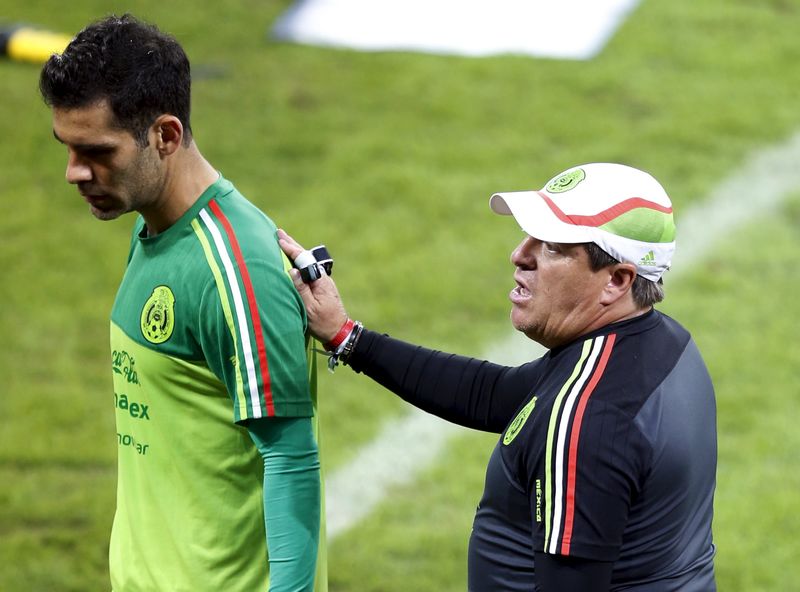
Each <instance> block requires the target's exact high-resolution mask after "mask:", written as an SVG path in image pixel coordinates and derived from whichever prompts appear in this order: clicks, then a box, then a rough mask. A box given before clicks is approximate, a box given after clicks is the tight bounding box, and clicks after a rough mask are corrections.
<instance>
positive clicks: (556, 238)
mask: <svg viewBox="0 0 800 592" xmlns="http://www.w3.org/2000/svg"><path fill="white" fill-rule="evenodd" d="M489 207H491V208H492V211H493V212H495V213H497V214H501V215H504V216H514V219H515V220H516V221H517V224H519V225H520V226H521V227H522V230H524V231H525V232H526V233H527V234H528V235H530V236H532V237H534V238H537V239H539V240H543V241H548V242H554V243H585V242H590V241H592V240H593V234H594V233H593V232H592V230H591V229H589V228H587V227H585V226H576V225H574V224H569V223H567V222H564V221H562V220H561V219H559V218H558V216H557V215H556V214H555V212H553V210H551V209H550V207H549V206H548V205H547V203H546V202H545V201H544V199H542V196H541V195H540V194H539V192H538V191H512V192H509V193H495V194H494V195H492V197H491V198H490V199H489Z"/></svg>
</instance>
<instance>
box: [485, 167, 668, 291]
mask: <svg viewBox="0 0 800 592" xmlns="http://www.w3.org/2000/svg"><path fill="white" fill-rule="evenodd" d="M489 205H490V206H491V208H492V210H493V211H494V212H496V213H498V214H504V215H512V216H514V218H515V219H516V221H517V223H519V225H520V226H521V227H522V229H523V230H524V231H525V232H526V233H528V234H529V235H530V236H532V237H534V238H537V239H539V240H543V241H548V242H554V243H589V242H591V243H595V244H596V245H597V246H599V247H600V248H601V249H603V250H604V251H605V252H606V253H608V254H609V255H611V256H612V257H614V258H615V259H617V260H618V261H622V262H627V263H634V264H635V265H636V272H637V273H638V274H639V275H640V276H642V277H643V278H645V279H647V280H650V281H657V280H658V279H659V278H660V277H661V276H662V274H663V273H664V272H665V271H666V270H667V269H669V266H670V263H671V262H672V256H673V253H674V252H675V221H674V219H673V216H672V202H671V201H670V199H669V196H668V195H667V192H666V191H664V188H663V187H662V186H661V184H660V183H659V182H658V181H656V180H655V179H654V178H653V177H652V176H651V175H650V174H648V173H646V172H644V171H641V170H639V169H635V168H632V167H629V166H626V165H623V164H614V163H605V162H595V163H591V164H583V165H580V166H576V167H572V168H571V169H567V170H566V171H564V172H563V173H560V174H558V175H556V176H555V177H553V178H552V179H550V181H548V182H547V183H546V184H545V186H544V187H543V188H542V189H541V190H539V191H513V192H508V193H495V194H494V195H492V197H491V199H490V200H489Z"/></svg>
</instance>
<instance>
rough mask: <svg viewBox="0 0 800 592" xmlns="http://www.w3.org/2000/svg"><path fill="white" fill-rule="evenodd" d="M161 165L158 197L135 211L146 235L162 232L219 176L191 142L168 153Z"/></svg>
mask: <svg viewBox="0 0 800 592" xmlns="http://www.w3.org/2000/svg"><path fill="white" fill-rule="evenodd" d="M164 166H165V173H164V177H163V179H162V182H161V185H160V187H158V189H157V190H156V191H157V193H158V197H157V198H156V199H155V200H153V202H152V204H151V205H150V206H149V207H148V208H147V209H143V210H141V211H140V212H139V213H140V214H141V215H142V217H143V218H144V221H145V224H146V225H147V233H148V235H149V236H155V235H157V234H159V233H161V232H164V231H165V230H166V229H167V228H169V227H170V226H172V225H173V224H174V223H175V222H177V221H178V219H179V218H180V217H181V216H183V215H184V214H185V213H186V212H187V211H188V210H189V208H191V207H192V206H193V205H194V203H195V202H196V201H197V199H198V198H199V197H200V196H201V195H202V194H203V192H204V191H205V190H206V189H208V187H209V186H210V185H211V184H213V183H214V182H216V180H217V179H218V178H219V173H218V172H217V171H216V169H214V167H212V166H211V164H210V163H209V162H208V161H207V160H206V159H205V158H204V157H203V155H202V154H200V151H199V150H198V149H197V146H196V145H195V144H194V142H192V143H191V144H190V145H189V146H188V147H187V148H185V149H180V150H179V151H178V152H176V153H175V154H172V155H171V156H170V157H169V160H168V161H167V162H165V163H164Z"/></svg>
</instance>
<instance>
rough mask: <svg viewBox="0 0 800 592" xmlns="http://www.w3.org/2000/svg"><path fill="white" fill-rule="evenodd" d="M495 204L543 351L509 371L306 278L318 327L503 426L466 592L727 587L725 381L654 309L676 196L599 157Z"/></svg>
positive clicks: (301, 287)
mask: <svg viewBox="0 0 800 592" xmlns="http://www.w3.org/2000/svg"><path fill="white" fill-rule="evenodd" d="M490 204H491V207H492V209H493V210H494V211H495V212H497V213H499V214H510V215H513V216H514V217H515V219H516V220H517V222H518V223H519V225H520V226H521V227H522V229H523V230H524V231H525V233H526V236H525V238H524V239H523V241H522V242H521V243H520V245H519V246H518V247H517V248H516V249H515V250H514V252H513V253H512V255H511V261H512V263H513V264H514V266H515V268H516V270H515V273H514V280H515V282H516V286H515V287H514V289H513V290H512V291H511V293H510V294H509V298H510V300H511V303H512V309H511V321H512V324H513V325H514V327H515V328H516V329H517V330H519V331H522V332H523V333H525V335H527V336H528V337H529V338H530V339H533V340H534V341H536V342H538V343H540V344H542V345H544V346H545V347H547V348H549V351H548V353H547V354H545V355H544V356H543V357H542V358H540V359H538V360H534V361H532V362H529V363H527V364H523V365H522V366H519V367H516V368H511V367H505V366H499V365H496V364H492V363H490V362H486V361H482V360H475V359H469V358H464V357H458V356H451V355H448V354H443V353H441V352H436V351H432V350H427V349H424V348H420V347H417V346H414V345H411V344H407V343H403V342H401V341H398V340H395V339H392V338H390V337H388V336H386V335H381V334H379V333H376V332H373V331H369V330H367V329H364V328H363V327H362V326H361V324H360V323H356V322H353V321H351V320H350V319H349V318H348V316H347V314H346V312H345V310H344V307H343V306H342V304H341V300H340V299H339V295H338V292H337V291H336V287H335V285H334V284H333V282H332V280H331V279H330V278H328V277H325V276H323V277H322V278H321V279H319V280H316V281H312V282H309V283H304V282H303V281H302V279H301V278H300V275H299V273H298V272H297V271H296V270H294V271H293V278H294V280H295V286H296V287H297V289H298V291H299V293H300V295H301V296H302V297H303V300H304V302H305V304H306V308H307V310H308V317H309V327H310V329H311V332H312V333H313V334H315V335H316V336H317V337H318V338H319V339H320V340H321V341H322V342H323V343H324V344H326V347H327V348H328V349H329V350H330V351H331V352H332V358H333V361H334V362H342V363H345V364H347V365H349V366H350V367H351V368H353V370H355V371H356V372H362V373H364V374H366V375H368V376H370V377H372V378H373V379H374V380H376V381H378V382H379V383H380V384H382V385H384V386H385V387H386V388H388V389H390V390H392V391H393V392H395V393H397V394H398V395H400V396H401V397H403V398H404V399H405V400H407V401H408V402H410V403H412V404H413V405H416V406H417V407H420V408H421V409H424V410H426V411H428V412H430V413H433V414H435V415H437V416H439V417H442V418H444V419H447V420H449V421H452V422H454V423H457V424H459V425H463V426H467V427H471V428H475V429H480V430H484V431H489V432H495V433H498V434H500V439H499V441H498V443H497V446H496V447H495V450H494V452H493V454H492V456H491V458H490V460H489V465H488V467H487V472H486V485H485V489H484V493H483V497H482V499H481V502H480V505H479V506H478V510H477V512H476V515H475V522H474V526H473V530H472V535H471V538H470V545H469V589H470V590H473V591H475V592H479V591H480V592H484V591H486V592H497V591H501V590H509V591H517V590H519V591H522V590H526V591H530V590H533V589H536V590H540V591H544V592H550V591H558V592H563V591H571V590H575V591H589V592H593V591H603V592H605V591H608V590H623V589H624V590H626V591H630V590H636V591H640V592H644V591H647V592H666V591H673V590H674V591H678V590H680V591H683V592H687V591H689V592H692V591H708V590H715V581H714V563H713V559H714V551H715V550H714V544H713V542H712V536H711V519H712V513H713V496H714V486H715V473H716V407H715V400H714V389H713V386H712V384H711V380H710V378H709V375H708V372H707V370H706V368H705V364H704V363H703V360H702V357H701V355H700V353H699V351H698V350H697V347H696V345H695V343H694V341H693V340H692V338H691V336H690V335H689V333H688V332H687V331H686V330H685V329H684V328H683V327H681V326H680V325H679V324H678V323H677V322H676V321H674V320H673V319H671V318H669V317H667V316H666V315H663V314H661V313H660V312H658V311H656V310H655V309H654V308H653V305H654V304H656V303H657V302H659V301H661V300H662V299H663V295H664V293H663V284H662V279H661V276H662V274H663V273H664V271H666V270H667V269H668V268H669V265H670V261H671V257H672V253H673V251H674V248H675V225H674V222H673V216H672V204H671V202H670V199H669V197H668V196H667V194H666V192H665V191H664V189H663V188H662V186H661V185H660V184H659V183H658V182H657V181H656V180H655V179H654V178H653V177H651V176H650V175H649V174H647V173H645V172H643V171H640V170H637V169H633V168H631V167H627V166H624V165H619V164H609V163H593V164H587V165H581V166H577V167H573V168H571V169H568V170H567V171H564V172H563V173H561V174H559V175H557V176H556V177H554V178H553V179H551V180H550V181H549V182H548V183H547V184H546V185H545V186H544V188H543V189H542V190H540V191H521V192H512V193H498V194H495V195H493V196H492V198H491V202H490ZM279 237H280V238H281V241H280V242H281V246H282V248H283V249H284V251H285V252H286V253H287V255H288V256H289V257H290V258H292V259H293V260H297V258H298V256H300V260H303V259H304V257H303V256H301V252H302V247H300V246H299V245H298V244H297V243H296V242H295V241H294V240H293V239H292V238H291V237H289V236H288V235H286V234H285V233H279ZM306 277H308V275H307V274H306Z"/></svg>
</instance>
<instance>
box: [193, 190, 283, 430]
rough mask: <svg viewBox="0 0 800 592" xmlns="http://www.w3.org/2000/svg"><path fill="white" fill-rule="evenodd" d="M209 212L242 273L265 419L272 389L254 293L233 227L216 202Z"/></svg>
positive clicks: (271, 411)
mask: <svg viewBox="0 0 800 592" xmlns="http://www.w3.org/2000/svg"><path fill="white" fill-rule="evenodd" d="M208 206H209V207H210V208H211V211H212V212H214V215H215V216H216V217H217V218H218V219H219V221H220V222H221V223H222V227H223V228H224V229H225V234H227V235H228V241H229V242H230V244H231V249H232V250H233V256H234V258H235V259H236V265H237V266H238V267H239V269H240V270H241V273H242V284H244V291H245V294H246V295H247V305H248V307H249V308H250V318H251V319H252V320H253V333H254V336H255V339H256V349H257V351H258V365H259V368H260V370H261V382H262V384H263V386H264V403H265V404H266V407H267V417H271V416H273V415H275V405H274V402H273V400H272V387H271V382H270V377H269V366H268V364H267V350H266V347H265V346H264V332H263V330H262V327H261V317H260V316H259V314H258V304H257V302H256V296H255V292H254V291H253V284H252V282H251V281H250V273H249V272H248V271H247V266H246V265H245V263H244V257H243V256H242V250H241V249H240V248H239V241H238V240H236V234H235V233H234V232H233V227H232V226H231V223H230V222H229V221H228V218H226V217H225V214H223V213H222V209H221V208H220V207H219V204H217V202H216V200H211V201H210V202H209V204H208Z"/></svg>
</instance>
